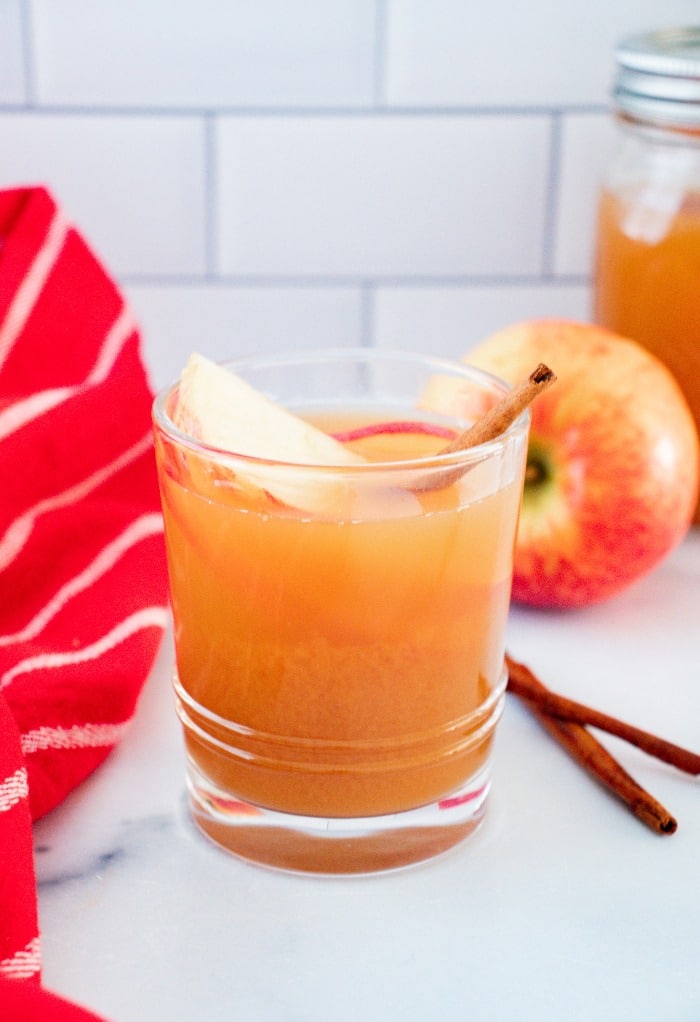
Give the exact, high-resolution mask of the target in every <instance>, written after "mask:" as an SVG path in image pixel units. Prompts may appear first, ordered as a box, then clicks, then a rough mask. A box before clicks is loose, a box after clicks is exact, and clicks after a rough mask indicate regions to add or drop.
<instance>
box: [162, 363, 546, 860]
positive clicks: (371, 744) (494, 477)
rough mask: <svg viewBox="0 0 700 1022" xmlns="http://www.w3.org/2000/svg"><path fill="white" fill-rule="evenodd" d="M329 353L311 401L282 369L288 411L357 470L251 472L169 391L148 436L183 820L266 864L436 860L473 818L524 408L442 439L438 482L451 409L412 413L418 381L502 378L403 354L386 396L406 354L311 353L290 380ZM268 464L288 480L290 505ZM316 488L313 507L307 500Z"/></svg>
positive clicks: (506, 581) (479, 796)
mask: <svg viewBox="0 0 700 1022" xmlns="http://www.w3.org/2000/svg"><path fill="white" fill-rule="evenodd" d="M324 357H325V358H328V357H332V358H333V359H334V360H338V359H340V360H341V361H342V360H343V359H345V361H346V362H347V366H346V368H345V370H344V372H342V373H340V374H339V377H340V379H341V380H346V381H347V382H346V383H345V384H343V385H336V386H335V387H334V388H333V391H332V392H330V393H328V394H325V395H322V396H323V399H324V400H323V408H321V407H320V404H321V402H319V400H318V395H317V394H315V393H314V388H310V389H309V393H308V396H304V395H302V397H301V398H299V396H298V382H297V383H295V391H294V393H295V394H297V402H298V405H299V407H298V411H299V413H300V414H304V415H306V416H308V417H309V418H310V419H312V421H313V422H314V423H315V424H317V425H319V426H321V427H322V429H323V430H324V431H326V432H328V433H331V434H335V435H337V436H338V437H343V438H347V439H346V440H345V441H344V442H345V443H347V445H348V447H349V448H351V449H352V450H353V451H355V452H357V454H358V455H359V456H360V458H361V459H362V460H361V463H359V464H358V465H357V467H355V466H350V467H348V466H343V467H337V466H330V467H329V466H302V465H297V466H294V467H290V466H283V465H277V464H274V463H270V464H268V465H264V464H261V463H260V462H256V464H255V472H254V477H255V484H254V485H251V475H250V471H247V468H248V469H250V466H249V465H248V464H247V462H246V459H245V458H244V457H240V456H236V454H235V453H231V454H224V453H223V452H221V451H212V450H207V449H205V448H204V447H203V446H202V445H201V444H198V443H197V442H194V441H192V440H188V439H187V438H185V437H183V436H179V435H178V431H177V430H176V429H174V428H173V427H172V426H169V425H168V421H167V410H168V401H173V400H176V392H173V393H171V395H170V396H169V397H167V396H164V397H163V398H161V399H159V400H160V401H161V406H160V411H158V410H157V412H156V450H157V457H158V465H159V478H160V483H161V493H162V502H163V511H164V516H165V526H166V541H167V547H168V562H169V569H170V578H171V592H172V607H173V616H174V623H175V642H176V659H177V679H176V692H177V699H178V708H179V713H180V716H181V719H182V721H183V726H184V734H185V742H186V746H187V752H188V759H189V782H190V798H191V802H192V805H193V810H194V813H195V818H196V819H197V821H198V823H199V824H200V826H201V827H202V828H203V829H204V830H206V831H207V833H209V834H210V835H211V836H213V837H214V838H215V839H216V840H217V841H219V842H220V843H222V844H224V845H225V846H226V847H228V848H230V849H231V850H233V851H237V852H240V853H241V854H243V855H247V856H249V857H251V858H254V859H257V860H259V861H266V862H271V863H273V864H277V865H283V866H290V867H292V868H299V869H318V870H328V871H336V870H339V871H344V872H346V871H350V872H352V871H355V870H370V869H376V868H383V867H387V866H393V865H398V864H401V863H403V862H405V861H413V860H414V859H417V858H423V857H425V856H426V855H429V854H433V853H434V852H435V851H438V850H440V849H441V848H444V847H449V846H450V845H451V844H454V843H455V842H456V841H457V840H460V839H461V837H463V836H464V834H465V833H467V832H468V831H469V830H470V829H472V828H473V826H474V825H475V823H476V822H478V820H479V819H480V817H481V813H482V811H483V806H484V804H485V799H486V794H487V792H488V786H489V757H490V752H491V745H492V741H493V734H494V728H495V725H496V722H497V719H498V717H499V715H500V712H501V709H502V705H503V698H504V684H505V681H504V671H503V657H504V633H505V625H506V618H507V613H508V606H509V598H510V583H511V572H512V554H513V544H514V537H515V530H516V524H517V516H518V510H519V503H520V494H521V489H522V473H523V464H524V454H525V446H526V431H527V416H524V417H522V418H521V420H520V421H519V422H518V423H516V424H515V425H514V426H513V427H512V428H511V430H509V431H508V433H507V434H506V435H505V436H504V437H503V438H502V439H499V440H498V441H496V442H494V443H492V444H489V445H486V446H485V447H483V448H478V449H475V450H473V451H471V452H466V453H465V452H462V454H460V455H457V456H456V455H451V456H450V457H449V459H447V460H448V461H449V462H450V464H451V465H452V466H454V465H457V466H459V467H460V468H461V469H463V471H462V472H461V473H460V474H458V477H457V478H451V479H450V481H447V477H446V476H445V461H446V459H445V458H444V457H442V458H441V457H439V456H438V457H436V452H437V451H438V450H439V449H440V448H441V447H443V446H444V445H445V443H446V439H445V438H446V436H447V435H448V434H449V431H450V430H451V429H452V430H454V429H457V428H459V427H460V426H462V425H464V423H463V422H459V421H455V420H454V419H449V418H448V417H446V416H444V415H440V414H436V413H435V412H434V411H431V412H430V413H429V411H428V410H426V409H425V408H420V407H419V406H420V404H421V398H422V396H424V395H425V394H426V392H427V391H426V387H427V385H428V384H429V381H430V379H431V377H432V378H435V376H436V375H437V374H443V375H444V374H446V373H450V374H452V375H453V376H456V377H457V378H458V381H459V383H460V386H462V387H463V388H464V392H465V394H466V395H467V400H466V402H465V404H466V405H474V404H476V405H480V406H483V405H484V402H485V401H486V403H488V402H493V401H495V400H496V399H497V398H498V397H499V396H500V394H501V392H502V390H503V389H504V388H503V387H502V386H501V385H499V384H498V382H496V381H493V380H492V379H488V378H486V377H485V376H481V375H479V374H476V373H475V372H473V371H470V370H467V369H460V368H457V367H450V366H449V365H447V366H446V365H443V364H438V363H435V364H433V363H431V362H430V361H429V360H426V359H423V358H421V357H419V356H416V357H415V358H409V357H404V360H403V361H402V363H401V367H400V368H402V370H403V373H404V375H406V369H407V367H408V370H409V372H408V374H407V375H408V378H409V379H408V382H407V384H406V385H405V386H404V385H403V384H402V387H403V390H405V393H404V392H403V391H402V393H401V394H400V395H397V393H396V387H397V384H396V381H395V380H394V381H393V382H382V381H384V380H385V379H386V380H388V381H391V380H392V377H393V376H395V375H396V373H395V370H394V369H393V368H392V366H391V364H390V363H391V360H392V358H393V359H396V358H399V356H391V355H389V354H385V355H380V354H379V353H375V354H374V355H372V353H370V352H362V353H357V352H356V353H349V354H346V355H343V354H335V355H333V356H311V357H309V359H308V360H307V364H306V365H304V367H303V372H302V374H301V375H302V377H303V375H304V373H308V375H309V376H310V377H311V376H313V375H314V374H316V376H318V375H319V373H321V369H320V368H319V361H320V362H323V359H324ZM298 361H299V360H297V362H298ZM302 361H303V359H302ZM364 363H371V366H370V368H371V369H372V371H371V372H369V373H368V372H367V367H366V366H364ZM359 364H362V365H363V366H364V368H363V372H362V373H360V374H359V375H358V374H357V369H358V365H359ZM377 365H379V370H381V371H377ZM298 368H299V367H298V364H297V366H296V372H297V373H298ZM244 369H245V367H244ZM387 370H388V372H387ZM262 375H263V376H264V375H265V374H264V373H263V374H262ZM363 375H364V376H365V379H363V378H362V377H363ZM399 375H400V374H399ZM283 376H284V374H282V380H283ZM375 378H376V379H375ZM358 380H359V383H358ZM377 380H378V381H379V382H376V381H377ZM276 386H277V387H278V393H276V394H275V396H276V398H277V399H278V400H280V401H285V400H286V399H288V395H287V394H286V392H285V388H284V384H283V382H282V383H279V382H278V383H277V384H276ZM399 397H400V401H401V403H400V404H397V402H398V401H399ZM407 418H409V419H410V422H409V423H408V425H406V419H407ZM397 419H400V420H402V422H403V423H404V425H403V426H400V427H397V426H394V427H392V430H391V431H390V432H382V431H379V432H377V431H376V429H375V428H374V427H376V426H377V424H382V423H386V422H387V421H391V422H393V423H396V420H397ZM420 423H422V425H419V424H420ZM368 424H369V426H370V428H369V429H367V426H368ZM265 470H267V471H269V473H270V487H269V488H267V487H266V486H265V485H264V484H265V475H264V473H265ZM275 472H277V473H278V476H279V473H280V472H283V473H286V476H285V479H286V478H287V476H288V477H292V476H296V477H298V487H297V489H296V490H294V493H295V494H297V493H298V495H299V496H298V504H297V505H292V504H288V503H286V502H284V501H281V500H280V499H279V497H278V496H275V486H276V485H277V483H276V481H275V480H276V478H278V477H276V476H275ZM285 485H287V482H286V481H285ZM323 487H325V488H326V490H327V492H328V494H329V495H330V496H329V500H328V501H326V500H325V498H324V502H323V509H322V510H319V509H318V505H317V503H314V510H311V511H310V510H309V509H308V508H305V507H304V494H305V493H313V494H316V495H318V494H319V493H320V492H321V489H322V488H323ZM314 488H315V489H314ZM277 492H279V490H278V491H277ZM325 492H326V491H324V493H325ZM333 835H337V836H338V840H335V841H334V839H333Z"/></svg>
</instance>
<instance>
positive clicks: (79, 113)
mask: <svg viewBox="0 0 700 1022" xmlns="http://www.w3.org/2000/svg"><path fill="white" fill-rule="evenodd" d="M25 2H26V0H25ZM29 49H30V50H31V46H29ZM30 62H31V64H32V74H33V60H32V59H31V58H30ZM27 112H28V111H27V108H26V107H24V106H22V105H21V104H16V103H0V114H13V113H14V114H22V113H24V114H26V113H27ZM31 112H33V113H34V112H36V113H41V115H42V116H53V117H95V116H99V117H190V118H201V117H204V116H206V115H208V114H212V113H216V115H217V116H219V117H230V118H240V119H241V120H244V119H247V118H261V119H266V118H267V119H273V118H279V117H309V118H317V119H319V120H320V119H323V118H330V117H341V118H348V119H349V120H352V119H358V118H361V117H371V118H376V119H387V120H388V119H389V118H392V117H396V118H404V117H406V118H408V117H445V118H447V117H459V118H471V117H474V118H481V117H515V118H519V117H551V116H552V115H553V114H574V115H579V116H580V115H581V114H591V115H600V114H604V115H606V116H607V115H608V114H609V112H610V111H609V107H607V106H605V105H602V104H597V103H591V104H575V105H572V106H557V107H552V106H487V105H474V106H449V105H443V106H440V105H435V106H417V105H415V104H413V105H411V106H401V105H395V106H387V105H382V106H366V105H358V106H327V107H326V106H239V107H236V106H220V107H216V108H212V107H211V106H199V105H196V104H193V105H192V106H184V107H183V106H172V107H168V106H118V105H115V106H109V105H104V106H101V105H99V104H97V105H93V106H90V105H88V104H81V103H75V104H70V103H62V104H52V103H42V104H41V106H39V105H37V106H35V107H33V108H32V111H31Z"/></svg>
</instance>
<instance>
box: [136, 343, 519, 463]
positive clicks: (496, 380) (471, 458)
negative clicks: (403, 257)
mask: <svg viewBox="0 0 700 1022" xmlns="http://www.w3.org/2000/svg"><path fill="white" fill-rule="evenodd" d="M338 360H343V361H354V362H357V361H365V362H375V363H379V362H389V361H399V362H401V363H404V364H406V365H410V364H413V365H416V366H420V365H427V366H430V367H434V368H435V371H436V372H443V373H447V374H449V375H450V376H452V377H453V378H455V379H458V378H462V379H464V380H469V381H471V382H476V383H477V384H480V385H482V389H483V390H488V389H490V390H491V391H492V392H493V393H495V394H497V395H499V396H505V395H506V394H507V393H509V392H510V391H511V390H512V389H513V387H512V385H511V384H510V383H508V381H507V380H504V379H503V378H502V377H500V376H497V375H496V374H494V373H490V372H488V370H485V369H480V368H479V367H477V366H473V365H471V364H470V363H469V362H462V361H457V360H452V359H448V358H444V357H441V356H436V355H430V354H423V353H421V352H413V351H405V350H401V349H394V348H365V347H328V348H305V349H300V350H297V351H295V352H284V351H273V352H266V353H264V354H260V355H243V356H239V357H236V358H233V359H227V360H223V361H218V362H216V364H217V365H219V366H221V367H223V368H225V369H230V370H232V371H234V372H235V371H236V370H237V369H238V368H241V369H245V368H246V367H250V368H252V367H255V368H256V369H265V368H270V369H272V368H275V367H280V366H282V365H285V364H287V365H291V366H300V365H304V364H308V363H312V362H316V363H320V362H331V361H338ZM178 386H179V380H175V381H173V382H171V383H169V384H167V385H166V386H165V387H163V388H161V390H159V391H158V393H157V394H156V395H155V397H154V400H153V404H152V419H153V422H154V424H155V426H156V427H157V428H158V429H159V430H160V431H161V432H162V433H164V434H165V435H166V436H167V437H169V438H170V439H171V440H173V441H175V442H176V443H177V444H179V445H180V446H181V447H184V448H186V449H188V450H190V451H192V452H194V453H197V454H200V455H202V456H204V457H207V458H210V459H212V460H215V461H217V462H219V463H221V462H224V463H225V462H226V461H227V460H235V461H238V462H243V463H245V464H249V465H253V466H260V467H264V468H274V467H276V468H284V469H290V470H294V469H297V470H304V471H307V472H319V473H323V474H327V475H333V474H337V475H345V476H349V475H350V476H352V475H355V474H357V475H364V474H373V473H377V472H379V471H381V472H394V471H398V470H402V471H403V472H406V471H407V470H408V471H411V470H413V469H414V468H415V469H423V470H425V469H426V468H443V469H444V468H445V467H446V466H454V465H463V464H469V463H471V462H477V461H481V460H483V459H485V458H487V457H489V456H491V455H493V454H495V453H496V452H498V451H499V450H500V449H501V448H503V447H504V446H505V444H506V443H507V442H508V441H509V440H510V439H511V438H513V437H515V436H517V435H519V434H520V433H521V432H523V431H526V430H527V428H528V427H529V424H530V419H531V412H530V409H529V408H526V409H525V410H524V411H523V412H521V414H520V415H519V416H518V417H517V418H516V419H515V420H514V421H513V422H512V423H511V425H510V426H509V427H508V428H507V429H506V430H504V431H503V433H500V434H499V435H498V436H497V437H495V438H494V439H493V440H488V441H486V442H485V443H481V444H477V445H475V446H473V447H468V448H466V449H464V450H459V451H452V452H450V453H440V452H437V453H434V454H428V455H421V456H418V457H414V458H405V459H401V460H400V461H398V460H391V461H368V462H365V463H359V464H356V465H347V464H344V465H340V464H338V465H334V464H318V463H315V462H297V461H286V460H282V459H278V458H262V457H259V456H256V455H250V454H243V453H241V452H238V451H231V450H229V449H227V448H221V447H216V446H214V445H211V444H208V443H206V442H204V441H202V440H200V439H199V438H197V437H193V436H191V435H190V434H189V433H186V432H185V431H184V430H182V429H180V428H179V426H177V425H176V424H175V423H174V422H173V421H172V419H171V418H170V416H169V415H168V412H167V411H166V403H167V401H168V399H169V398H170V396H171V394H172V393H173V392H174V391H175V390H176V389H177V387H178ZM465 428H468V426H465Z"/></svg>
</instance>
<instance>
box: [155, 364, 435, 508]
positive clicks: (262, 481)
mask: <svg viewBox="0 0 700 1022" xmlns="http://www.w3.org/2000/svg"><path fill="white" fill-rule="evenodd" d="M173 421H174V423H175V425H176V426H178V427H179V428H180V429H182V430H183V431H184V432H186V433H188V434H189V435H190V436H192V437H194V438H195V439H198V440H201V441H202V442H203V443H205V444H207V446H209V447H215V448H217V449H218V450H221V451H226V452H230V453H231V454H237V455H241V456H243V457H247V458H254V459H263V460H266V459H269V461H270V462H274V464H269V465H266V464H262V463H256V462H255V461H250V462H245V463H244V467H243V468H241V469H239V470H238V472H239V475H240V476H244V477H245V480H246V482H248V483H252V484H253V485H255V486H257V487H259V488H260V489H261V490H265V491H266V492H267V493H269V494H270V495H271V496H272V497H273V498H275V499H276V500H278V501H281V502H282V503H284V504H287V505H290V506H292V507H296V508H300V509H303V510H305V511H309V512H313V513H316V514H332V513H337V512H338V511H339V510H340V509H343V508H349V509H351V511H352V515H353V517H354V516H357V517H363V516H371V517H378V516H384V515H389V516H390V515H396V514H400V515H405V514H416V513H417V512H418V511H419V510H420V503H419V502H418V501H417V498H416V497H415V495H414V494H411V493H408V492H406V491H399V490H394V489H390V488H389V487H387V488H386V489H385V490H384V489H383V490H382V493H381V495H378V494H377V493H376V491H375V490H374V488H373V487H370V488H368V490H367V492H366V493H364V492H359V491H357V492H356V491H355V488H354V487H353V485H352V483H351V482H350V480H349V479H348V476H347V475H346V474H343V473H342V472H338V473H328V474H325V475H322V474H321V473H318V472H315V471H314V469H313V466H320V465H325V466H331V465H332V466H337V467H339V468H341V469H342V468H343V467H348V468H352V467H353V466H358V465H362V464H365V459H364V458H362V457H361V456H360V455H359V454H356V453H354V452H353V451H350V450H348V448H347V447H344V446H343V444H341V443H339V442H338V441H337V440H335V439H334V438H333V437H331V436H329V435H328V434H327V433H324V432H322V430H320V429H317V428H316V427H315V426H312V425H311V424H310V423H308V422H305V421H304V420H303V419H301V418H299V417H297V416H296V415H293V414H292V413H291V412H289V411H288V410H287V409H285V408H282V407H281V406H280V405H278V404H275V402H273V401H271V400H270V399H269V398H267V397H265V395H264V394H261V393H260V392H259V391H257V390H255V388H254V387H252V386H251V385H250V384H249V383H247V382H246V381H245V380H243V379H241V378H240V377H239V376H236V375H235V374H234V373H232V372H230V371H229V370H227V369H224V368H222V367H221V366H219V365H216V363H214V362H211V361H209V359H207V358H204V356H202V355H199V354H193V355H191V356H190V359H189V361H188V363H187V365H186V367H185V369H184V371H183V373H182V376H181V379H180V388H179V393H178V402H177V406H176V408H175V411H174V413H173ZM303 465H307V466H311V467H309V469H308V471H304V469H303V468H300V467H299V466H303Z"/></svg>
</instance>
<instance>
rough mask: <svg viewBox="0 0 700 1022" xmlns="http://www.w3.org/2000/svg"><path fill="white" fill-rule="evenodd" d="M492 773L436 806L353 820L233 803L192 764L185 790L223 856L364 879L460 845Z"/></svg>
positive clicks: (481, 807)
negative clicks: (221, 849)
mask: <svg viewBox="0 0 700 1022" xmlns="http://www.w3.org/2000/svg"><path fill="white" fill-rule="evenodd" d="M489 775H490V770H489V767H488V764H487V765H485V766H484V767H483V768H482V769H481V770H480V771H479V773H478V774H477V775H475V776H474V777H472V778H470V780H469V782H468V783H467V784H464V785H463V786H462V787H461V788H460V789H459V790H458V791H455V792H453V793H452V794H451V795H450V796H449V797H447V798H444V799H441V800H440V801H439V802H435V803H433V804H431V805H426V806H421V807H420V808H419V809H412V810H408V811H406V812H401V813H393V814H390V815H386V816H371V817H363V818H354V819H338V818H322V817H314V816H295V815H292V814H289V813H282V812H277V811H274V810H269V809H262V808H260V807H259V806H254V805H251V804H250V803H247V802H243V801H241V800H239V799H233V798H231V796H230V795H228V794H226V793H225V792H223V791H220V790H218V789H217V788H216V787H214V786H213V785H212V784H211V782H209V781H208V780H207V779H206V778H204V777H203V776H202V774H201V773H200V772H199V771H198V769H197V767H196V765H195V764H194V763H192V762H191V761H190V762H189V764H188V770H187V785H188V793H189V804H190V811H191V813H192V817H193V819H194V822H195V823H196V825H197V826H198V827H199V829H200V830H201V831H202V832H203V833H204V834H206V835H207V837H209V838H211V840H212V841H214V842H215V843H216V844H217V845H219V846H220V847H222V848H224V849H225V850H226V851H228V852H231V853H232V854H234V855H237V856H239V857H241V858H243V859H247V860H249V861H252V862H255V863H258V864H260V865H265V866H270V867H273V868H276V869H281V870H287V871H293V872H301V873H316V874H365V873H377V872H382V871H388V870H395V869H399V868H402V867H405V866H409V865H412V864H414V863H418V862H422V861H423V860H425V859H430V858H432V857H433V856H436V855H439V854H441V853H442V852H445V851H447V850H448V849H450V848H453V847H454V846H455V845H457V844H459V843H460V842H462V841H464V840H465V838H467V837H468V836H469V835H470V834H472V833H473V832H474V831H475V830H476V828H477V827H478V826H479V824H480V823H481V821H482V819H483V817H484V813H485V809H486V801H487V798H488V792H489V787H490V781H489Z"/></svg>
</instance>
